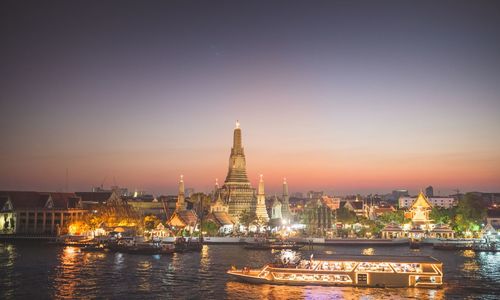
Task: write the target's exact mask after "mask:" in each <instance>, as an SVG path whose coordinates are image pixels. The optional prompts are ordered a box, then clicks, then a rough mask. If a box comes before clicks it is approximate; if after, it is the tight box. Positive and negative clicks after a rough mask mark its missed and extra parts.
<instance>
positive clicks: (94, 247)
mask: <svg viewBox="0 0 500 300" xmlns="http://www.w3.org/2000/svg"><path fill="white" fill-rule="evenodd" d="M106 250H108V249H107V248H106V246H105V245H104V244H89V245H85V246H83V247H81V248H80V251H83V252H103V251H106Z"/></svg>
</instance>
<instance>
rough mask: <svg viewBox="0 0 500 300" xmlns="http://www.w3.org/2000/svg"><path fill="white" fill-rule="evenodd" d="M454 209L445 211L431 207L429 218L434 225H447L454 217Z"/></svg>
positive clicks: (444, 209) (441, 208)
mask: <svg viewBox="0 0 500 300" xmlns="http://www.w3.org/2000/svg"><path fill="white" fill-rule="evenodd" d="M455 215H456V211H455V209H446V208H443V207H437V206H435V207H433V208H432V210H431V213H430V215H429V217H430V218H431V220H434V222H435V223H442V224H448V223H450V221H451V220H452V219H453V218H454V217H455Z"/></svg>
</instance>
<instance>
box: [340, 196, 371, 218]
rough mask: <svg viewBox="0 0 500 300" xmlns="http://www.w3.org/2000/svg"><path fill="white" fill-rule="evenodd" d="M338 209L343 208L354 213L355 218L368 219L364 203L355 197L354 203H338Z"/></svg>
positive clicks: (348, 201) (350, 201)
mask: <svg viewBox="0 0 500 300" xmlns="http://www.w3.org/2000/svg"><path fill="white" fill-rule="evenodd" d="M340 207H345V208H346V209H348V210H350V211H352V212H354V213H355V214H356V216H357V217H368V209H366V207H365V203H364V201H362V200H359V198H357V197H356V200H354V201H352V200H347V201H340Z"/></svg>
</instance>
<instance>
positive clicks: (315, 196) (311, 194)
mask: <svg viewBox="0 0 500 300" xmlns="http://www.w3.org/2000/svg"><path fill="white" fill-rule="evenodd" d="M324 195H325V193H324V192H323V191H321V192H316V191H309V192H307V199H319V198H321V197H323V196H324Z"/></svg>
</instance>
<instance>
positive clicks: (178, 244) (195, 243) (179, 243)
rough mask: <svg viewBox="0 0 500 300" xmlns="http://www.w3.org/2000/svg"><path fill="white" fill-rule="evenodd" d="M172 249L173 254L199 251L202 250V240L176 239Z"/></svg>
mask: <svg viewBox="0 0 500 300" xmlns="http://www.w3.org/2000/svg"><path fill="white" fill-rule="evenodd" d="M174 248H175V252H191V251H201V249H202V248H203V240H202V239H194V238H189V239H185V238H183V237H180V238H176V239H175V242H174Z"/></svg>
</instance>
